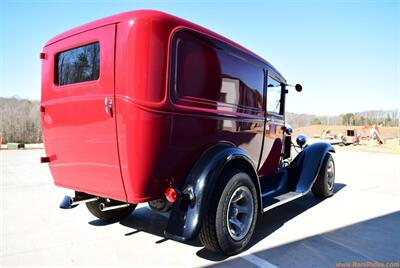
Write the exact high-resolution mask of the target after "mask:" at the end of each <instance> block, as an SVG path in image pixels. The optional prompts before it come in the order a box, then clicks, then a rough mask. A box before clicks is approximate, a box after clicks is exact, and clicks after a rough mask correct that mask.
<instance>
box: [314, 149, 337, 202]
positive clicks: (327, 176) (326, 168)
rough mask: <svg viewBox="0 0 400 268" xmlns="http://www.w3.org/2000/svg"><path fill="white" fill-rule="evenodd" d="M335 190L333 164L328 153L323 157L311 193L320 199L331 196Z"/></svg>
mask: <svg viewBox="0 0 400 268" xmlns="http://www.w3.org/2000/svg"><path fill="white" fill-rule="evenodd" d="M334 188H335V162H334V161H333V157H332V155H331V154H330V153H327V154H326V155H325V158H324V160H323V162H322V165H321V169H320V171H319V174H318V177H317V180H316V181H315V183H314V185H313V187H312V189H311V190H312V192H313V194H314V195H316V196H318V197H322V198H326V197H330V196H332V195H333V190H334Z"/></svg>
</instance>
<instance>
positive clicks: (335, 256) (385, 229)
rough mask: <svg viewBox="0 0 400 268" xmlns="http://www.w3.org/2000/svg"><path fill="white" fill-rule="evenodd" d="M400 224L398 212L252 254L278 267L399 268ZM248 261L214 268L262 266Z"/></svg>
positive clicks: (235, 259)
mask: <svg viewBox="0 0 400 268" xmlns="http://www.w3.org/2000/svg"><path fill="white" fill-rule="evenodd" d="M399 224H400V212H395V213H391V214H387V215H384V216H381V217H377V218H373V219H370V220H366V221H362V222H359V223H355V224H352V225H349V226H346V227H343V228H339V229H336V230H334V231H330V232H326V233H322V234H319V235H315V236H312V237H308V238H304V239H301V240H298V241H295V242H292V243H288V244H285V245H282V246H278V247H275V248H270V249H266V250H263V251H259V252H256V253H253V254H252V255H253V258H254V256H255V257H256V258H257V259H258V260H260V259H261V262H260V261H259V262H258V264H260V263H261V264H262V263H263V261H268V263H270V264H273V265H276V266H278V267H337V266H338V264H339V263H341V264H348V265H349V266H354V267H356V266H357V267H389V266H387V265H390V263H393V265H398V263H399V260H400V257H399V256H400V232H399V229H398V227H399ZM246 259H247V258H246V256H244V258H240V257H236V258H234V259H230V260H228V261H226V262H221V263H218V264H214V265H212V267H218V268H222V267H239V266H240V267H244V266H246V267H252V266H253V267H257V266H259V265H257V266H254V265H252V264H251V263H250V262H247V261H246ZM265 263H266V264H267V262H265ZM360 263H364V264H360ZM368 263H369V264H368ZM373 263H375V265H373ZM339 265H340V264H339ZM385 265H386V266H385Z"/></svg>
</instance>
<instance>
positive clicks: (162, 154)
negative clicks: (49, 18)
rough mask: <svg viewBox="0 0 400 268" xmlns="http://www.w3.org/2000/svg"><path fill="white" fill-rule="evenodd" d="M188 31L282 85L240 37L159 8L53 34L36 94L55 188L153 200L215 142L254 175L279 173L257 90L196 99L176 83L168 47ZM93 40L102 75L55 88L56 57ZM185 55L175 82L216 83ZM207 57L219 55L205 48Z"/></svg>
mask: <svg viewBox="0 0 400 268" xmlns="http://www.w3.org/2000/svg"><path fill="white" fill-rule="evenodd" d="M185 35H187V37H185ZM190 36H192V37H193V36H194V37H193V38H197V36H199V37H205V38H210V40H214V41H213V42H216V43H218V44H224V45H226V47H227V48H229V49H231V50H233V51H236V52H237V53H238V55H239V54H240V55H243V57H246V60H247V59H249V60H250V61H252V62H254V64H257V66H261V68H262V69H263V70H264V71H265V72H268V73H269V74H272V75H274V77H275V78H276V79H278V80H279V81H281V82H285V80H284V78H283V77H282V76H281V75H280V74H279V73H278V72H277V71H276V70H275V69H274V68H273V67H272V66H271V65H270V64H269V63H268V62H266V61H265V60H263V59H262V58H260V57H259V56H257V55H255V54H253V53H252V52H250V51H248V50H246V49H244V48H243V47H241V46H239V45H238V44H236V43H234V42H232V41H230V40H228V39H226V38H224V37H222V36H220V35H218V34H216V33H213V32H211V31H209V30H207V29H204V28H202V27H200V26H198V25H195V24H193V23H190V22H188V21H185V20H182V19H179V18H176V17H174V16H171V15H168V14H165V13H161V12H158V11H132V12H127V13H123V14H119V15H115V16H112V17H108V18H105V19H101V20H98V21H95V22H92V23H89V24H86V25H83V26H81V27H78V28H75V29H73V30H70V31H68V32H65V33H63V34H61V35H59V36H56V37H55V38H53V39H51V40H50V41H48V42H47V44H46V45H45V47H44V49H43V52H44V53H45V57H44V59H43V61H42V99H41V105H42V106H43V107H44V111H43V112H42V126H43V139H44V143H45V149H46V154H47V156H49V157H50V163H49V166H50V170H51V172H52V175H53V177H54V181H55V184H56V185H59V186H62V187H67V188H70V189H74V190H77V191H82V192H86V193H89V194H93V195H96V196H102V197H108V198H113V199H116V200H121V201H125V202H129V203H140V202H145V201H149V200H154V199H157V198H160V197H162V196H163V193H164V190H165V189H166V188H167V187H168V186H169V185H170V184H172V185H174V186H176V187H177V188H179V187H180V186H181V185H182V184H183V181H184V179H185V176H186V174H187V173H188V172H189V170H190V168H191V167H192V165H193V163H194V161H195V160H196V159H197V158H198V157H199V155H200V154H201V153H202V152H203V151H204V150H205V149H206V148H209V147H210V146H212V145H214V144H216V143H218V142H230V143H232V144H234V145H235V146H238V147H240V148H242V149H244V150H245V151H247V152H248V153H249V155H250V156H251V157H252V160H253V161H254V163H255V166H257V167H258V170H259V175H267V174H269V173H272V172H275V171H276V169H277V167H278V164H279V161H280V157H281V152H282V138H283V131H282V127H281V126H283V125H284V119H283V118H284V117H283V115H276V114H275V115H273V114H267V113H266V109H265V105H264V104H263V99H262V98H263V96H261V95H260V96H258V97H257V94H256V93H254V92H250V91H249V90H242V85H241V87H240V88H241V89H240V90H238V91H237V92H236V95H235V99H236V100H238V101H237V103H235V102H234V103H232V102H228V101H225V102H224V101H219V100H216V99H215V96H213V94H215V92H214V91H212V90H210V92H206V93H204V94H205V95H206V97H202V98H200V97H194V96H186V95H184V94H183V95H182V92H180V93H179V92H176V91H175V90H174V89H173V88H174V85H175V84H174V81H175V80H173V79H172V78H171V77H173V75H174V74H175V73H176V72H178V71H177V67H176V66H177V64H175V58H174V49H175V45H174V44H175V43H176V42H178V41H176V40H178V39H179V38H182V40H189V39H190V38H192V37H190ZM174 38H177V39H176V40H175V39H174ZM174 40H175V41H174ZM179 40H180V39H179ZM95 41H98V42H99V43H100V76H99V79H98V80H95V81H87V82H80V83H75V84H70V85H63V86H58V85H56V84H55V82H54V77H55V73H54V72H55V64H56V63H55V55H56V54H57V53H59V52H61V51H65V50H68V49H71V48H74V47H77V46H81V45H84V44H88V43H92V42H95ZM174 42H175V43H174ZM179 42H180V41H179ZM179 42H178V43H179ZM182 42H184V41H182ZM178 43H176V46H178ZM191 44H192V46H193V47H195V46H196V44H195V43H191ZM187 47H190V46H189V45H188V46H187ZM193 47H192V49H195V48H193ZM236 52H235V53H236ZM182 53H183V52H182ZM187 53H188V55H190V56H193V59H191V60H190V59H188V60H187V61H185V62H183V63H182V64H185V68H184V69H183V70H182V71H181V73H178V74H177V75H178V76H179V75H181V76H182V74H184V75H185V76H186V74H185V72H188V74H187V77H184V78H182V77H181V78H179V79H183V80H182V82H180V83H182V84H184V83H187V82H185V81H186V80H185V79H187V80H188V81H196V85H197V84H199V83H205V87H206V88H210V89H211V88H213V86H214V85H213V84H212V83H213V81H212V79H203V80H201V77H199V76H198V75H193V74H197V73H196V66H198V65H199V64H200V63H199V62H200V61H201V59H200V58H196V53H192V54H190V53H191V52H187ZM207 53H208V52H207ZM202 55H203V56H201V57H204V55H206V53H205V52H204V53H203V54H202ZM207 55H208V54H207ZM207 57H209V58H207V59H206V60H209V61H212V60H215V59H216V56H215V55H212V53H211V54H210V56H207ZM199 59H200V61H199ZM183 60H185V59H183ZM203 60H204V59H203ZM221 64H222V63H217V62H216V63H215V64H210V66H213V68H215V69H213V68H211V69H210V74H204V75H207V77H208V78H209V77H211V76H209V75H213V73H215V72H218V68H222V67H223V66H222V65H221ZM221 66H222V67H221ZM191 68H193V70H191ZM185 70H186V71H185ZM188 70H189V71H188ZM196 79H197V80H198V81H197V80H196ZM226 79H228V80H227V81H228V82H229V81H231V80H229V78H226ZM207 83H208V84H207ZM220 93H221V92H220ZM207 94H208V96H207ZM105 98H108V99H111V100H112V101H113V113H112V115H110V114H108V113H106V112H105V107H104V99H105ZM257 98H259V99H257ZM260 98H261V99H260ZM264 98H265V94H264ZM264 101H265V100H264ZM271 120H272V121H271Z"/></svg>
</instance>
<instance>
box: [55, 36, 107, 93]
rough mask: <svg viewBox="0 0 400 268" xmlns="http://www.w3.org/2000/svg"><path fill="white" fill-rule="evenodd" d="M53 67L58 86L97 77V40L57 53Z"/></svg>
mask: <svg viewBox="0 0 400 268" xmlns="http://www.w3.org/2000/svg"><path fill="white" fill-rule="evenodd" d="M55 68H56V71H55V74H56V76H55V83H56V84H57V85H59V86H62V85H68V84H74V83H79V82H85V81H92V80H97V79H99V74H100V44H99V42H96V43H91V44H88V45H84V46H80V47H76V48H73V49H69V50H66V51H63V52H60V53H58V54H57V55H56V66H55Z"/></svg>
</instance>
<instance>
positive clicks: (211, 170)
mask: <svg viewBox="0 0 400 268" xmlns="http://www.w3.org/2000/svg"><path fill="white" fill-rule="evenodd" d="M229 163H231V164H233V165H234V166H237V167H241V168H244V169H245V171H246V172H248V173H249V176H250V177H251V178H252V179H253V182H254V184H255V187H256V189H257V192H258V194H260V183H259V180H258V177H257V172H256V168H255V166H254V163H253V161H252V160H251V158H250V157H249V155H248V154H247V153H246V152H245V151H244V150H242V149H240V148H238V147H234V146H233V145H230V144H217V145H214V146H212V147H211V148H209V149H207V150H206V151H205V152H204V153H203V154H202V155H201V156H200V157H199V159H198V160H197V161H196V162H195V163H194V165H193V167H192V169H191V170H190V172H189V174H188V176H187V177H186V180H185V183H184V186H183V187H182V189H183V190H182V191H181V193H180V194H179V196H178V199H177V200H176V201H175V203H174V205H173V207H172V210H171V215H170V217H169V220H168V224H167V227H166V229H165V232H164V234H165V236H166V237H167V238H171V239H173V240H177V241H187V240H191V239H194V238H196V237H197V235H198V234H199V232H200V229H201V226H202V223H203V219H204V216H205V214H206V212H207V210H208V207H209V205H210V201H211V196H212V193H213V191H214V188H215V186H216V185H217V182H218V179H219V177H220V175H221V173H222V171H223V169H224V168H225V167H226V166H227V165H228V164H229ZM260 200H261V196H260ZM259 203H260V202H259Z"/></svg>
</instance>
